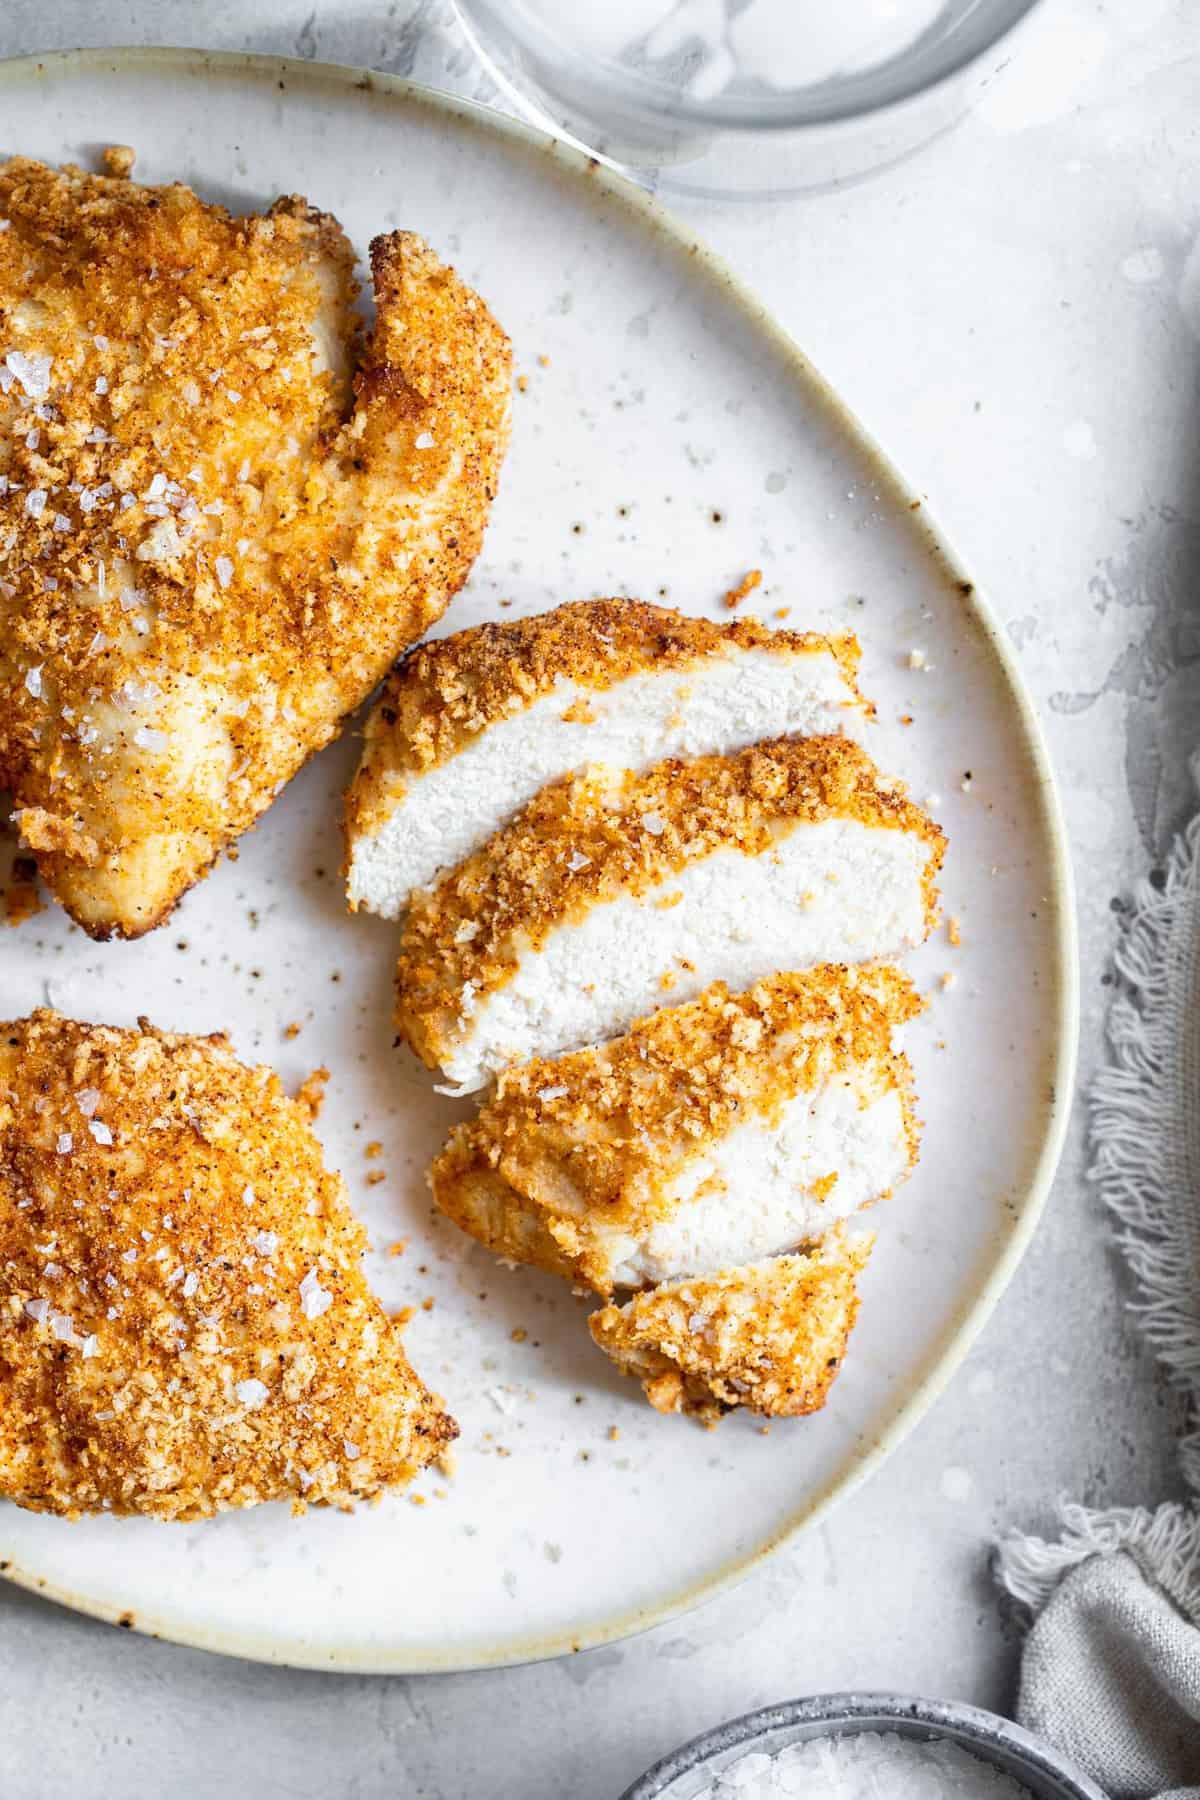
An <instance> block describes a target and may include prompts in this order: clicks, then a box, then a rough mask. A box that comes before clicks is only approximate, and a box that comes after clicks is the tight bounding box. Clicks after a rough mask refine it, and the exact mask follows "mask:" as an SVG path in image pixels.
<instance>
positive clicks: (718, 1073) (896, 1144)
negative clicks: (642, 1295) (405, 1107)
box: [431, 965, 921, 1295]
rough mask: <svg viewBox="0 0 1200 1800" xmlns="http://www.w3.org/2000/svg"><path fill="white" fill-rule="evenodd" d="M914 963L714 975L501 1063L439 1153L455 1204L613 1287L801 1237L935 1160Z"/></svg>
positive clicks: (497, 1241)
mask: <svg viewBox="0 0 1200 1800" xmlns="http://www.w3.org/2000/svg"><path fill="white" fill-rule="evenodd" d="M920 1007H921V1002H920V1000H919V999H918V997H917V994H916V992H915V990H914V988H913V986H912V983H911V982H910V981H909V979H908V977H907V976H906V975H903V974H901V972H900V971H899V970H898V969H894V968H889V967H887V966H882V965H879V966H875V967H871V968H865V969H856V968H855V969H851V968H830V967H825V968H819V969H814V970H811V971H810V972H808V973H807V974H796V975H775V976H772V977H770V978H769V979H768V980H765V981H761V982H759V983H758V984H757V986H755V987H753V988H751V989H750V991H749V992H748V993H744V994H731V993H729V992H728V991H727V989H726V988H725V987H723V986H721V985H718V986H716V987H714V988H710V989H709V991H708V992H707V993H706V994H704V995H703V996H702V997H701V998H700V999H699V1000H696V1001H693V1002H692V1003H691V1004H690V1005H688V1006H675V1007H667V1008H664V1009H663V1010H662V1011H660V1012H657V1013H654V1014H652V1015H651V1016H650V1017H649V1018H646V1019H642V1020H641V1021H640V1022H639V1023H638V1024H637V1025H635V1027H634V1028H633V1030H632V1031H631V1032H630V1033H629V1034H628V1036H626V1037H621V1038H618V1039H617V1040H616V1041H615V1042H614V1043H610V1044H606V1045H605V1046H604V1047H603V1048H601V1049H593V1050H579V1051H576V1052H575V1053H574V1054H573V1055H571V1056H563V1057H560V1058H558V1059H557V1060H555V1061H549V1060H544V1059H541V1058H538V1059H536V1060H535V1061H533V1062H531V1063H526V1064H524V1065H522V1066H520V1067H518V1068H514V1069H509V1070H506V1071H505V1073H504V1074H503V1075H501V1077H500V1079H499V1081H498V1083H497V1085H496V1091H495V1093H494V1095H493V1096H492V1097H491V1098H490V1099H489V1101H488V1103H487V1105H485V1106H484V1107H483V1109H482V1110H481V1111H480V1113H479V1115H478V1116H477V1118H475V1119H474V1120H472V1121H470V1122H469V1123H467V1124H463V1125H460V1126H458V1128H457V1129H456V1130H455V1131H454V1132H453V1134H452V1135H451V1137H450V1139H449V1142H448V1143H447V1145H446V1148H445V1149H444V1150H443V1151H442V1153H441V1155H440V1156H439V1157H438V1158H437V1160H436V1161H435V1162H434V1164H433V1168H432V1171H431V1183H432V1187H433V1194H434V1199H435V1201H436V1203H437V1205H438V1207H439V1208H440V1209H441V1211H442V1212H443V1213H445V1214H446V1215H447V1217H448V1218H451V1219H453V1220H454V1222H455V1223H456V1224H457V1225H460V1226H461V1227H462V1228H463V1230H464V1231H467V1232H469V1233H470V1234H471V1236H472V1237H476V1238H478V1239H479V1240H480V1241H481V1242H482V1243H484V1244H486V1245H487V1246H488V1248H489V1249H491V1250H493V1251H495V1253H496V1254H497V1255H498V1256H502V1257H505V1258H509V1259H511V1260H512V1261H514V1262H530V1263H535V1264H537V1265H538V1266H539V1267H540V1268H544V1269H549V1270H551V1271H552V1272H554V1273H555V1274H559V1275H564V1276H566V1277H568V1278H569V1279H570V1280H572V1281H575V1282H577V1283H586V1284H587V1285H588V1286H589V1287H592V1288H594V1289H595V1290H596V1292H597V1293H600V1294H605V1295H608V1294H611V1293H612V1291H613V1289H614V1288H620V1287H626V1288H628V1287H643V1286H646V1285H648V1284H652V1283H655V1282H663V1281H667V1282H669V1281H674V1280H678V1279H681V1278H684V1277H692V1276H697V1275H705V1274H709V1273H712V1272H714V1271H716V1270H719V1269H725V1268H728V1267H730V1266H731V1265H734V1264H739V1263H750V1262H756V1261H758V1260H759V1259H760V1258H762V1257H764V1256H770V1255H774V1254H776V1253H778V1252H780V1251H784V1250H791V1249H794V1248H795V1247H796V1246H797V1245H798V1244H802V1243H806V1242H811V1241H813V1240H815V1239H817V1238H820V1237H822V1236H823V1235H824V1234H825V1233H826V1232H827V1231H829V1230H830V1228H831V1227H832V1226H833V1225H835V1224H836V1222H837V1221H839V1220H841V1219H845V1218H847V1217H848V1216H849V1215H850V1214H852V1213H855V1212H857V1211H858V1210H859V1209H860V1208H861V1207H864V1206H869V1205H872V1204H873V1203H874V1202H875V1201H876V1200H879V1199H882V1198H883V1197H884V1196H886V1195H887V1194H888V1193H890V1192H891V1190H892V1189H893V1188H894V1187H895V1186H896V1184H897V1183H898V1182H900V1181H902V1180H903V1179H904V1177H905V1176H906V1175H907V1174H908V1172H909V1169H910V1168H911V1167H912V1165H913V1164H914V1163H915V1161H916V1157H917V1148H918V1141H919V1138H918V1126H917V1122H916V1119H915V1116H914V1113H913V1106H912V1098H911V1082H912V1077H911V1071H910V1069H909V1065H908V1061H907V1059H906V1058H905V1057H904V1056H903V1054H901V1053H899V1052H897V1051H895V1050H894V1049H893V1043H892V1034H893V1031H894V1029H895V1027H897V1026H899V1025H902V1024H904V1023H905V1022H906V1021H907V1020H909V1019H911V1018H912V1017H913V1016H914V1015H915V1014H916V1013H917V1012H919V1011H920Z"/></svg>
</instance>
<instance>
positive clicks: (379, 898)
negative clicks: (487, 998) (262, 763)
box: [346, 600, 872, 919]
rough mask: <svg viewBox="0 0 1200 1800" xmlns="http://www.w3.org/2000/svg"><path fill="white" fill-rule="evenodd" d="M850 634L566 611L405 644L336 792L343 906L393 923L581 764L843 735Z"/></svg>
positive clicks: (864, 713)
mask: <svg viewBox="0 0 1200 1800" xmlns="http://www.w3.org/2000/svg"><path fill="white" fill-rule="evenodd" d="M858 657H859V648H858V643H857V640H856V639H855V638H853V637H851V636H848V635H847V636H840V637H822V636H819V635H818V634H817V633H815V632H810V631H803V632H798V631H771V630H769V629H768V628H767V627H766V626H765V625H761V624H759V622H758V621H757V620H755V619H738V620H736V621H734V622H732V623H727V624H724V625H715V624H713V623H712V622H711V620H708V619H695V618H689V617H687V616H686V615H685V614H683V613H678V612H671V611H668V609H667V608H666V607H662V606H647V605H644V604H643V603H642V602H641V601H637V600H584V601H580V602H578V603H577V604H575V605H572V606H559V607H556V608H555V609H554V611H553V612H548V613H542V614H539V615H538V616H536V617H534V618H529V619H516V620H513V621H512V622H511V623H507V624H502V625H480V626H477V627H475V628H474V629H472V630H470V631H460V632H456V633H455V634H454V635H453V636H452V637H448V638H443V639H441V640H440V641H439V642H437V643H433V644H422V645H420V646H418V648H417V649H415V650H413V651H411V652H410V653H409V655H408V656H406V657H405V659H404V661H403V662H402V663H401V664H400V666H399V667H398V668H397V669H396V671H395V673H394V674H393V675H392V676H391V678H390V679H389V681H388V683H387V686H386V688H385V689H384V692H383V696H382V698H381V699H380V701H379V703H378V704H377V706H376V707H375V709H374V711H373V712H372V714H371V717H370V719H369V720H368V723H367V742H366V749H365V750H364V752H363V758H362V762H361V764H360V766H359V770H358V774H357V775H356V776H355V779H354V782H353V785H352V786H351V788H350V791H349V793H348V795H347V797H346V885H347V893H348V896H349V900H350V905H351V907H352V908H357V907H360V906H362V907H366V908H368V909H369V910H370V911H371V912H377V913H382V914H383V916H384V917H385V918H389V919H394V918H398V917H399V915H400V914H401V913H402V912H403V910H404V908H405V906H406V905H407V904H408V899H409V895H410V894H411V892H412V890H413V889H414V888H417V887H423V886H425V885H426V884H427V883H428V882H430V881H432V880H433V878H434V876H435V875H437V873H438V872H439V870H441V869H443V868H447V867H449V866H451V865H452V864H454V863H456V862H459V861H461V859H462V858H463V857H464V856H467V855H468V854H469V853H470V852H471V851H473V850H476V849H478V847H479V846H480V844H481V843H483V842H484V840H485V839H486V838H488V837H490V836H491V834H492V833H493V832H494V831H497V830H499V828H500V827H501V826H502V825H504V824H506V823H507V822H508V820H509V819H511V818H512V817H513V815H514V814H515V813H516V812H518V811H519V810H520V808H521V807H522V806H524V805H525V804H526V802H527V801H529V800H532V799H533V797H534V795H535V794H536V793H537V792H538V789H539V788H542V787H544V786H545V784H546V783H547V782H548V781H553V780H557V779H558V778H559V777H560V776H563V775H567V774H570V773H571V772H572V771H574V770H576V769H580V768H583V767H585V766H586V765H587V764H589V763H613V764H615V765H616V766H618V767H619V768H626V769H644V768H647V767H648V766H649V765H650V764H651V763H655V762H659V761H661V760H662V759H663V758H664V757H667V756H698V755H708V754H711V753H713V752H718V751H719V752H725V751H729V750H740V749H741V748H742V747H743V746H744V745H746V744H752V743H754V742H755V741H756V739H759V738H774V737H782V736H786V735H789V734H795V735H797V736H813V735H818V734H821V733H829V732H840V731H843V730H848V731H853V730H859V729H861V728H862V726H863V725H864V723H865V721H866V720H867V718H869V716H870V713H871V710H872V709H871V708H870V707H869V706H868V704H867V702H866V701H865V700H864V699H863V696H862V694H861V693H860V692H859V689H858V683H857V680H856V671H857V668H858Z"/></svg>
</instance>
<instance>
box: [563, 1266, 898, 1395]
mask: <svg viewBox="0 0 1200 1800" xmlns="http://www.w3.org/2000/svg"><path fill="white" fill-rule="evenodd" d="M873 1242H874V1239H873V1236H872V1234H870V1233H866V1232H862V1233H856V1234H855V1235H854V1236H852V1237H851V1236H846V1235H844V1234H842V1233H841V1232H838V1233H836V1234H835V1235H833V1236H832V1237H831V1238H830V1239H828V1240H827V1241H826V1243H825V1244H823V1245H822V1247H821V1249H820V1251H819V1252H817V1253H816V1254H814V1255H812V1256H780V1257H775V1258H774V1259H772V1260H771V1261H769V1262H760V1263H754V1264H752V1265H751V1266H749V1267H747V1268H741V1269H726V1270H723V1271H722V1272H721V1273H720V1274H718V1275H708V1276H702V1277H699V1278H697V1279H695V1280H690V1281H680V1282H673V1283H670V1284H666V1285H664V1286H662V1287H658V1288H652V1289H650V1290H649V1291H648V1292H647V1293H644V1294H635V1296H634V1297H633V1299H632V1300H630V1301H628V1302H627V1303H626V1304H625V1305H624V1306H606V1307H604V1308H603V1309H602V1310H601V1311H600V1312H597V1313H593V1314H592V1316H591V1318H590V1319H589V1320H588V1328H589V1330H590V1331H591V1334H592V1337H593V1339H594V1340H595V1342H596V1343H597V1344H598V1345H599V1347H600V1349H601V1350H603V1351H604V1353H605V1355H606V1356H609V1357H611V1358H612V1360H613V1361H614V1362H615V1363H616V1364H617V1367H618V1368H619V1369H620V1370H621V1371H622V1373H623V1374H626V1375H632V1376H633V1377H634V1378H635V1379H636V1380H638V1381H640V1382H641V1384H642V1388H643V1390H644V1392H645V1395H646V1398H647V1400H649V1402H650V1404H651V1406H653V1407H655V1408H656V1409H657V1410H658V1411H659V1412H664V1413H689V1414H690V1415H691V1416H692V1417H693V1418H696V1419H698V1420H699V1421H700V1422H701V1423H702V1424H704V1425H715V1424H716V1423H717V1421H718V1420H719V1419H720V1418H721V1417H722V1415H723V1414H725V1413H727V1412H730V1411H731V1410H732V1409H733V1408H734V1407H738V1406H742V1407H745V1408H746V1409H747V1410H748V1411H750V1412H755V1413H761V1414H763V1415H765V1416H766V1417H767V1418H785V1419H790V1418H796V1417H798V1416H800V1415H801V1414H804V1413H811V1412H816V1411H818V1410H819V1408H820V1407H822V1406H824V1404H825V1402H826V1400H827V1399H828V1398H829V1390H830V1387H831V1386H832V1385H833V1381H834V1379H835V1377H836V1375H837V1372H838V1369H839V1367H840V1366H841V1363H842V1359H843V1357H844V1356H845V1352H846V1341H847V1339H848V1338H849V1336H850V1332H851V1330H852V1329H853V1326H854V1320H855V1317H856V1315H857V1312H858V1292H857V1287H856V1282H857V1278H858V1275H859V1273H860V1272H861V1270H862V1269H863V1268H864V1267H865V1265H866V1262H867V1258H868V1256H869V1255H870V1253H871V1245H872V1243H873Z"/></svg>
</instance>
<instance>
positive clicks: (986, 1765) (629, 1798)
mask: <svg viewBox="0 0 1200 1800" xmlns="http://www.w3.org/2000/svg"><path fill="white" fill-rule="evenodd" d="M782 1796H790V1797H791V1800H1105V1796H1104V1795H1103V1794H1102V1793H1101V1791H1100V1789H1099V1788H1098V1787H1096V1786H1095V1784H1094V1783H1093V1782H1091V1781H1090V1780H1089V1779H1088V1777H1087V1776H1086V1775H1084V1774H1083V1773H1082V1771H1080V1770H1079V1769H1077V1768H1075V1767H1074V1766H1073V1765H1072V1764H1070V1763H1069V1762H1068V1761H1067V1760H1066V1759H1065V1758H1064V1757H1062V1756H1060V1755H1059V1754H1058V1752H1057V1751H1055V1750H1052V1749H1051V1748H1050V1747H1049V1745H1047V1744H1043V1743H1041V1742H1040V1741H1039V1740H1038V1739H1037V1738H1035V1737H1033V1736H1032V1735H1031V1734H1030V1733H1029V1732H1027V1731H1023V1730H1022V1729H1021V1727H1020V1726H1019V1725H1014V1724H1012V1723H1011V1722H1010V1721H1009V1720H1008V1719H1001V1718H999V1717H997V1716H996V1714H994V1713H989V1712H982V1711H981V1710H980V1709H979V1708H978V1707H974V1706H965V1705H961V1704H959V1703H958V1702H956V1701H942V1700H916V1699H910V1698H907V1697H905V1696H902V1695H896V1694H824V1695H819V1696H817V1697H816V1698H814V1699H809V1700H792V1701H787V1702H785V1703H784V1704H783V1705H781V1706H770V1707H766V1708H764V1709H763V1710H762V1711H761V1712H756V1713H748V1714H747V1715H746V1716H745V1717H744V1718H741V1719H734V1720H733V1721H732V1722H731V1723H730V1724H728V1725H720V1726H718V1727H717V1729H716V1730H715V1731H710V1732H706V1733H705V1735H704V1736H703V1737H700V1738H696V1739H694V1740H693V1742H692V1743H690V1744H685V1745H684V1746H683V1748H682V1749H681V1750H676V1751H675V1752H674V1754H673V1755H671V1756H668V1757H665V1758H664V1759H663V1761H662V1762H660V1763H656V1764H655V1766H654V1768H652V1769H650V1770H649V1771H648V1772H647V1773H646V1774H645V1775H643V1776H642V1778H641V1780H640V1781H636V1782H634V1784H633V1786H632V1787H631V1788H630V1789H629V1790H628V1792H627V1793H626V1794H624V1795H623V1796H622V1800H781V1797H782Z"/></svg>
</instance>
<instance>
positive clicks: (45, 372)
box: [4, 350, 54, 400]
mask: <svg viewBox="0 0 1200 1800" xmlns="http://www.w3.org/2000/svg"><path fill="white" fill-rule="evenodd" d="M4 361H5V363H6V365H7V367H8V368H9V370H10V371H11V373H12V374H13V375H15V376H16V378H17V380H18V381H19V382H20V384H21V386H22V387H23V388H24V390H25V392H26V393H27V394H28V395H29V398H30V399H31V400H42V399H44V398H45V396H46V395H47V394H48V393H49V392H50V370H51V369H52V367H53V366H54V365H53V361H52V359H51V358H50V357H49V356H27V355H26V354H25V352H24V351H23V350H10V351H9V353H8V355H7V356H6V357H5V359H4Z"/></svg>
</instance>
